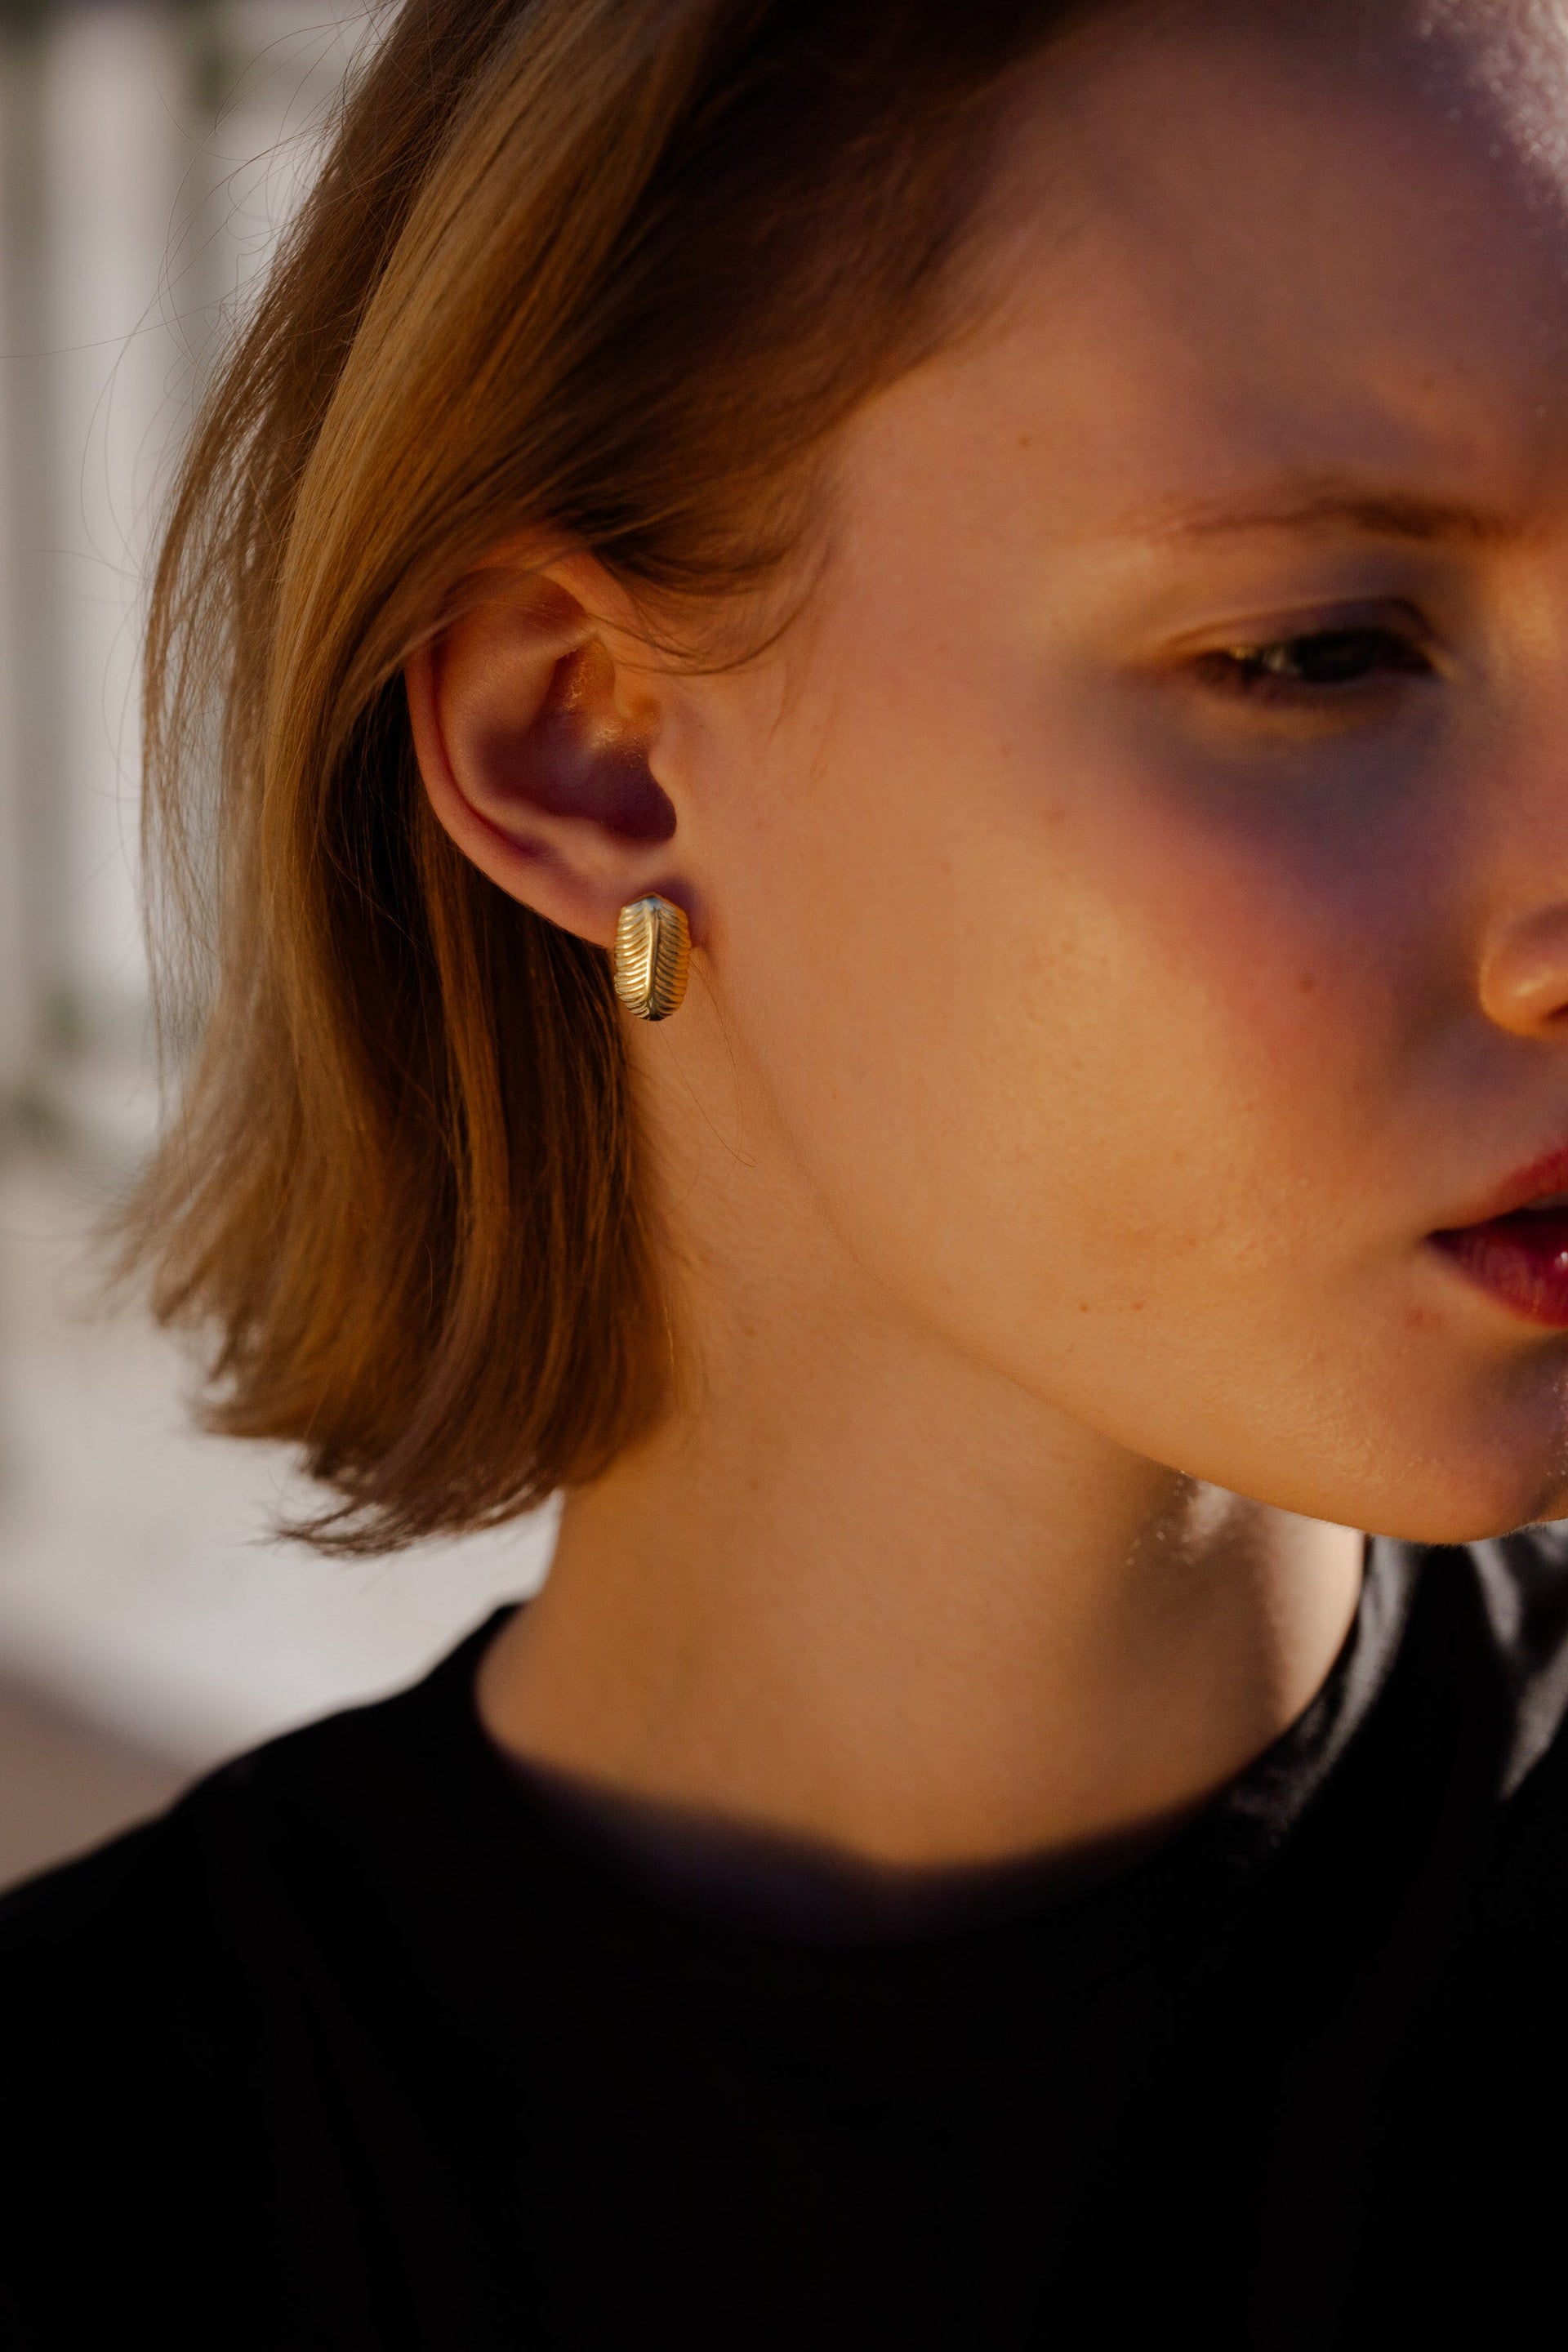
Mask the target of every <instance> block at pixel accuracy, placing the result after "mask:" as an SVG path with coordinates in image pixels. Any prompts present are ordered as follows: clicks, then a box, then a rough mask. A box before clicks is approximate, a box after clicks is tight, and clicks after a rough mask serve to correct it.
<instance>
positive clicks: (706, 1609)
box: [479, 1196, 1362, 1865]
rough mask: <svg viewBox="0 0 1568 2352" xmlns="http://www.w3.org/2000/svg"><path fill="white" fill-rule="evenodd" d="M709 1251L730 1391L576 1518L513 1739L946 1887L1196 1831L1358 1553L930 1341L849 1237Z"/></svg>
mask: <svg viewBox="0 0 1568 2352" xmlns="http://www.w3.org/2000/svg"><path fill="white" fill-rule="evenodd" d="M692 1197H693V1196H689V1198H692ZM702 1222H703V1224H704V1245H703V1249H702V1251H701V1252H699V1251H698V1249H697V1247H696V1244H695V1241H693V1244H692V1246H691V1248H690V1249H689V1251H687V1252H684V1253H682V1254H681V1255H682V1259H683V1262H684V1263H686V1264H687V1265H689V1266H691V1267H694V1268H696V1269H697V1271H696V1272H695V1273H694V1275H693V1276H692V1278H691V1284H690V1292H691V1295H690V1296H689V1297H687V1298H686V1299H685V1300H684V1301H683V1312H682V1315H681V1322H682V1325H683V1327H689V1328H693V1327H694V1328H698V1329H699V1330H700V1332H701V1333H702V1350H701V1358H700V1366H699V1367H698V1370H696V1372H695V1373H694V1374H693V1375H692V1376H691V1377H689V1379H688V1381H686V1384H685V1385H686V1391H687V1392H686V1394H685V1396H684V1398H683V1399H682V1401H681V1402H680V1403H679V1406H678V1408H677V1409H676V1411H675V1412H674V1413H673V1414H672V1416H671V1418H670V1420H669V1422H668V1424H667V1425H666V1426H665V1428H664V1429H663V1430H662V1431H661V1432H660V1433H659V1435H658V1437H657V1439H656V1440H655V1441H654V1442H652V1443H651V1444H647V1445H645V1446H644V1447H642V1448H640V1449H638V1450H637V1452H636V1453H634V1454H630V1455H628V1456H626V1458H624V1459H623V1460H622V1461H621V1462H620V1463H618V1464H617V1465H616V1466H615V1468H614V1469H613V1470H612V1471H611V1472H610V1473H609V1475H606V1476H605V1478H603V1479H602V1480H600V1481H599V1482H598V1483H597V1484H596V1485H595V1486H592V1487H589V1488H587V1489H585V1490H584V1491H581V1492H579V1493H576V1494H574V1496H572V1497H571V1498H570V1499H569V1501H568V1503H567V1506H566V1509H565V1513H564V1517H563V1523H562V1530H561V1538H560V1545H559V1549H558V1551H557V1555H556V1559H555V1563H554V1566H553V1567H552V1571H551V1575H550V1579H549V1581H548V1583H547V1584H546V1586H545V1588H544V1591H543V1592H542V1594H541V1596H540V1598H539V1599H538V1600H537V1601H535V1602H534V1604H533V1605H532V1606H531V1608H530V1609H529V1610H527V1611H526V1612H522V1613H521V1615H520V1616H519V1617H518V1618H517V1619H516V1620H514V1621H513V1623H512V1624H511V1625H510V1627H509V1628H508V1629H507V1632H506V1633H505V1634H503V1636H502V1637H501V1639H500V1641H499V1642H498V1643H495V1644H494V1645H493V1646H492V1649H491V1651H490V1653H489V1656H488V1658H487V1660H486V1662H485V1666H484V1669H483V1672H482V1675H481V1678H480V1686H479V1706H480V1711H481V1714H482V1716H483V1717H484V1719H485V1721H486V1723H487V1725H488V1727H489V1729H490V1730H491V1732H492V1733H493V1734H494V1735H495V1736H496V1737H497V1738H500V1740H501V1741H502V1742H503V1744H505V1745H508V1746H510V1747H511V1748H514V1749H515V1750H517V1751H518V1752H520V1753H521V1754H523V1755H525V1756H528V1757H530V1758H531V1759H534V1760H536V1761H538V1762H540V1763H542V1764H545V1765H548V1766H551V1767H552V1768H554V1769H558V1770H561V1771H564V1772H568V1773H572V1774H574V1775H577V1776H580V1777H583V1778H586V1779H589V1780H595V1781H598V1782H600V1783H603V1784H605V1785H606V1786H608V1787H610V1788H614V1789H617V1790H623V1791H626V1792H627V1793H629V1794H633V1795H637V1796H640V1797H645V1798H648V1799H652V1800H656V1801H661V1802H665V1803H672V1804H676V1805H680V1806H685V1807H689V1808H693V1809H697V1810H700V1811H706V1812H710V1813H713V1814H719V1815H722V1816H725V1817H728V1818H730V1819H731V1820H739V1821H742V1822H748V1821H749V1822H755V1823H756V1824H758V1825H759V1826H763V1825H765V1826H767V1827H769V1828H771V1829H774V1830H778V1831H783V1832H789V1833H792V1834H795V1835H798V1836H805V1837H808V1838H812V1839H816V1840H823V1841H827V1842H830V1843H833V1844H836V1845H837V1846H839V1847H842V1848H845V1849H847V1850H849V1851H851V1852H853V1853H858V1854H861V1855H864V1856H866V1857H868V1858H870V1859H874V1860H877V1861H879V1862H885V1863H890V1864H911V1865H917V1864H943V1863H959V1862H969V1861H982V1860H987V1859H998V1858H1001V1857H1004V1856H1007V1855H1013V1854H1021V1853H1030V1852H1039V1853H1043V1852H1047V1851H1049V1850H1051V1849H1068V1848H1070V1847H1072V1846H1074V1845H1076V1844H1079V1843H1083V1842H1087V1841H1090V1840H1093V1839H1096V1838H1099V1837H1102V1836H1109V1835H1112V1834H1114V1833H1117V1832H1122V1831H1128V1830H1132V1829H1135V1828H1137V1827H1139V1826H1142V1825H1153V1824H1157V1823H1159V1822H1163V1821H1166V1820H1173V1819H1175V1818H1178V1817H1179V1816H1180V1815H1181V1813H1182V1812H1183V1811H1185V1810H1187V1809H1188V1808H1190V1807H1192V1806H1194V1805H1195V1804H1197V1803H1200V1802H1201V1801H1203V1800H1204V1798H1205V1797H1206V1796H1208V1795H1210V1794H1212V1793H1213V1792H1214V1791H1215V1790H1217V1789H1218V1788H1220V1787H1222V1786H1223V1785H1224V1784H1225V1782H1226V1780H1229V1779H1231V1778H1232V1777H1234V1775H1235V1774H1236V1773H1237V1771H1239V1770H1240V1769H1242V1768H1243V1767H1244V1766H1245V1765H1246V1764H1247V1762H1248V1761H1250V1759H1252V1758H1253V1757H1254V1756H1256V1755H1257V1754H1258V1753H1259V1752H1260V1751H1261V1750H1262V1749H1263V1748H1266V1747H1267V1746H1268V1744H1269V1742H1270V1741H1271V1740H1272V1739H1274V1738H1276V1737H1277V1736H1278V1735H1279V1732H1280V1731H1281V1730H1283V1729H1284V1728H1285V1727H1286V1726H1287V1725H1288V1724H1289V1722H1290V1721H1291V1720H1292V1719H1293V1717H1295V1716H1296V1715H1297V1714H1299V1713H1300V1709H1301V1708H1302V1707H1303V1706H1305V1705H1306V1703H1307V1702H1308V1700H1309V1699H1310V1696H1311V1695H1312V1693H1313V1691H1314V1690H1315V1689H1316V1688H1317V1687H1318V1685H1319V1684H1320V1683H1321V1680H1322V1678H1323V1676H1324V1675H1325V1674H1326V1673H1327V1671H1328V1668H1329V1666H1330V1664H1331V1662H1332V1659H1333V1656H1334V1654H1335V1652H1336V1651H1337V1649H1338V1647H1339V1645H1340V1643H1341V1642H1342V1639H1343V1637H1344V1634H1345V1632H1346V1630H1347V1628H1348V1625H1349V1623H1350V1621H1351V1618H1352V1614H1353V1612H1354V1608H1355V1601H1356V1596H1357V1592H1358V1591H1359V1586H1360V1575H1361V1560H1362V1542H1361V1538H1359V1537H1358V1536H1356V1535H1354V1534H1352V1532H1351V1531H1350V1530H1348V1529H1346V1528H1334V1527H1329V1526H1326V1525H1324V1524H1322V1523H1320V1522H1317V1521H1312V1520H1306V1519H1301V1518H1299V1517H1294V1516H1292V1515H1291V1514H1289V1513H1288V1512H1284V1511H1279V1510H1275V1509H1271V1508H1268V1507H1264V1506H1262V1505H1259V1504H1256V1503H1252V1502H1248V1501H1246V1500H1243V1499H1241V1498H1239V1497H1237V1496H1233V1495H1229V1494H1226V1493H1223V1492H1220V1491H1219V1490H1217V1489H1215V1488H1214V1487H1209V1486H1203V1485H1201V1484H1199V1483H1197V1482H1196V1481H1194V1480H1192V1479H1189V1478H1185V1477H1182V1476H1180V1475H1176V1474H1174V1473H1173V1472H1171V1471H1168V1470H1165V1469H1163V1468H1161V1467H1159V1466H1157V1465H1153V1464H1152V1463H1149V1462H1147V1461H1144V1460H1142V1459H1140V1458H1137V1457H1134V1456H1131V1455H1129V1454H1127V1453H1125V1452H1124V1451H1123V1450H1122V1449H1121V1448H1119V1447H1117V1446H1115V1445H1112V1444H1109V1443H1108V1442H1107V1441H1105V1440H1103V1439H1101V1438H1100V1437H1098V1436H1097V1435H1095V1434H1094V1433H1092V1432H1090V1431H1088V1430H1086V1429H1084V1428H1083V1427H1082V1426H1081V1424H1079V1423H1073V1422H1071V1421H1068V1420H1066V1419H1064V1418H1063V1417H1062V1416H1061V1415H1060V1414H1058V1413H1057V1412H1055V1411H1054V1410H1053V1409H1052V1408H1051V1407H1049V1406H1048V1405H1047V1404H1044V1403H1042V1402H1040V1401H1039V1400H1038V1399H1037V1398H1034V1397H1031V1396H1028V1395H1026V1394H1025V1393H1024V1392H1023V1391H1021V1390H1020V1389H1019V1388H1018V1387H1017V1386H1016V1383H1014V1382H1012V1381H1008V1380H1007V1379H1005V1378H1004V1377H1002V1376H1000V1375H998V1374H996V1373H994V1371H992V1370H988V1369H987V1368H986V1367H984V1366H983V1365H979V1364H977V1363H975V1362H974V1361H973V1359H970V1358H966V1357H965V1356H963V1354H961V1353H959V1352H957V1351H955V1350H954V1349H952V1348H951V1347H949V1346H947V1345H946V1344H944V1343H942V1341H940V1340H939V1339H932V1338H931V1337H930V1336H928V1335H924V1334H922V1333H921V1332H919V1331H911V1329H910V1327H909V1325H908V1323H907V1322H903V1321H901V1320H900V1318H898V1317H897V1315H895V1314H894V1313H892V1312H890V1311H889V1310H888V1309H886V1307H884V1306H882V1305H881V1304H879V1302H878V1301H877V1300H876V1299H875V1298H871V1297H867V1296H866V1295H865V1293H864V1290H863V1288H862V1287H861V1286H859V1284H858V1278H857V1276H856V1274H855V1271H854V1269H853V1268H852V1267H850V1266H849V1265H847V1264H845V1263H843V1262H842V1261H839V1260H836V1258H835V1254H834V1252H833V1250H832V1248H831V1246H830V1245H829V1244H823V1243H822V1242H821V1241H820V1237H816V1239H815V1240H814V1243H813V1245H812V1247H811V1248H809V1249H805V1250H802V1249H799V1248H797V1249H795V1250H789V1249H786V1248H784V1246H783V1244H782V1243H781V1246H780V1248H779V1250H777V1251H759V1250H758V1249H757V1248H756V1246H755V1229H754V1228H753V1229H752V1239H751V1243H750V1245H749V1246H748V1245H747V1244H746V1243H745V1242H743V1241H741V1240H737V1244H736V1246H735V1248H734V1249H733V1250H727V1249H726V1248H725V1247H724V1245H723V1234H724V1231H725V1229H726V1225H727V1223H728V1224H729V1225H730V1226H731V1228H732V1229H733V1230H735V1231H736V1232H737V1233H739V1232H740V1231H741V1230H742V1229H743V1228H744V1227H745V1226H746V1223H747V1220H746V1219H745V1218H743V1217H742V1218H741V1219H740V1220H738V1221H736V1220H726V1218H725V1217H724V1216H723V1215H722V1214H721V1213H718V1212H717V1211H715V1213H714V1214H713V1215H712V1216H711V1217H710V1218H706V1219H704V1220H703V1221H702ZM716 1236H717V1239H716V1238H715V1237H716ZM775 1238H777V1235H776V1234H775ZM814 1255H815V1258H816V1265H815V1266H813V1265H811V1264H810V1261H811V1260H812V1258H813V1256H814ZM763 1261H765V1263H763ZM803 1261H804V1262H805V1270H804V1271H803Z"/></svg>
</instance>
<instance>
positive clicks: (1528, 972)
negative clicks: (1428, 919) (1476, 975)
mask: <svg viewBox="0 0 1568 2352" xmlns="http://www.w3.org/2000/svg"><path fill="white" fill-rule="evenodd" d="M1480 999H1481V1010H1482V1011H1483V1012H1484V1013H1485V1014H1486V1016H1487V1018H1488V1020H1489V1021H1493V1022H1495V1023H1496V1024H1497V1026H1498V1027H1499V1028H1500V1029H1506V1030H1508V1031H1509V1032H1510V1034H1512V1035H1513V1036H1516V1037H1546V1036H1552V1037H1563V1036H1565V1035H1568V904H1565V905H1563V906H1552V907H1543V908H1537V909H1536V910H1535V912H1534V913H1532V914H1531V915H1530V916H1529V917H1527V918H1526V919H1523V920H1521V921H1520V922H1518V923H1516V924H1515V925H1513V926H1512V928H1511V929H1508V930H1506V931H1504V932H1503V933H1502V935H1501V936H1500V938H1498V939H1496V940H1493V941H1492V942H1491V944H1490V945H1489V948H1488V950H1487V953H1486V954H1485V956H1484V957H1483V959H1482V961H1481V971H1480Z"/></svg>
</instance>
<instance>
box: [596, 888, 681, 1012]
mask: <svg viewBox="0 0 1568 2352" xmlns="http://www.w3.org/2000/svg"><path fill="white" fill-rule="evenodd" d="M690 958H691V933H690V931H689V929H688V927H687V921H686V917H685V914H684V912H683V911H682V909H681V908H679V907H677V906H675V905H673V904H672V903H671V901H670V900H669V899H668V898H658V897H657V896H653V897H649V898H634V899H633V900H632V902H631V904H630V906H629V907H623V908H621V913H620V919H619V921H618V922H617V923H616V944H615V948H614V950H612V953H611V957H610V968H611V971H613V973H614V975H615V983H616V995H617V996H618V997H619V999H620V1001H621V1003H623V1004H624V1005H625V1006H626V1011H627V1012H628V1013H636V1015H637V1019H638V1020H639V1021H668V1018H669V1016H670V1014H671V1013H679V1010H680V1000H681V998H682V997H683V996H684V995H685V993H686V973H687V967H688V965H689V961H690Z"/></svg>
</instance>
